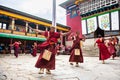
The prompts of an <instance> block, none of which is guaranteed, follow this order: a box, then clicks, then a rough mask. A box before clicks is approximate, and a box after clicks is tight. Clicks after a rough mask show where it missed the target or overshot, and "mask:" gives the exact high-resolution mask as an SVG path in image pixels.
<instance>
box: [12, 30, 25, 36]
mask: <svg viewBox="0 0 120 80" xmlns="http://www.w3.org/2000/svg"><path fill="white" fill-rule="evenodd" d="M13 34H17V35H25V32H19V31H13Z"/></svg>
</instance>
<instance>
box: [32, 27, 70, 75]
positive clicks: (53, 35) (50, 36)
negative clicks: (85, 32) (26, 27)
mask: <svg viewBox="0 0 120 80" xmlns="http://www.w3.org/2000/svg"><path fill="white" fill-rule="evenodd" d="M33 30H34V31H37V32H39V33H41V34H42V35H44V36H45V37H46V41H45V42H43V43H42V44H39V45H38V48H39V49H40V51H41V53H40V55H39V58H38V60H37V62H36V64H35V67H36V68H40V72H39V74H43V73H44V69H46V74H51V71H50V70H54V69H55V55H56V53H57V50H56V48H55V47H56V43H57V42H58V40H57V39H58V38H60V35H62V36H66V35H69V34H70V33H71V31H69V32H67V33H59V32H55V27H50V31H41V30H37V29H33ZM45 50H48V51H50V52H51V53H52V55H51V57H50V60H49V61H47V60H45V59H43V58H42V56H43V53H44V51H45Z"/></svg>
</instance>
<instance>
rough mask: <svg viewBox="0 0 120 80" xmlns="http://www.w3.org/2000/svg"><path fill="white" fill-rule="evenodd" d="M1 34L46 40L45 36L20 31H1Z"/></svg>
mask: <svg viewBox="0 0 120 80" xmlns="http://www.w3.org/2000/svg"><path fill="white" fill-rule="evenodd" d="M0 33H7V34H11V35H12V34H13V35H22V36H26V37H36V38H37V37H38V38H45V37H44V36H43V35H39V34H36V33H26V34H25V32H20V31H13V32H12V30H5V29H0Z"/></svg>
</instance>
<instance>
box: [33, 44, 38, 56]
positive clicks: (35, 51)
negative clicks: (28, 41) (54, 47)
mask: <svg viewBox="0 0 120 80" xmlns="http://www.w3.org/2000/svg"><path fill="white" fill-rule="evenodd" d="M36 54H37V46H34V47H33V52H32V56H33V57H36V56H37V55H36Z"/></svg>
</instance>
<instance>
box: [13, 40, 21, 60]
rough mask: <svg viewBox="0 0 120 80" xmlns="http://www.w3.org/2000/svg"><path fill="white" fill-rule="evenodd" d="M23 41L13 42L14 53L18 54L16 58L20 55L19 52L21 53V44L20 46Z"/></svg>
mask: <svg viewBox="0 0 120 80" xmlns="http://www.w3.org/2000/svg"><path fill="white" fill-rule="evenodd" d="M20 44H21V42H20V41H18V42H17V41H16V42H14V43H13V46H14V55H15V56H16V58H17V57H18V53H19V46H20Z"/></svg>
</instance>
